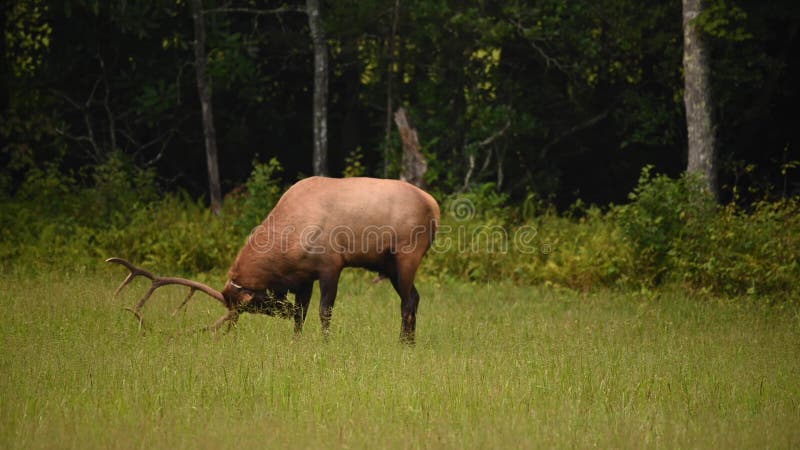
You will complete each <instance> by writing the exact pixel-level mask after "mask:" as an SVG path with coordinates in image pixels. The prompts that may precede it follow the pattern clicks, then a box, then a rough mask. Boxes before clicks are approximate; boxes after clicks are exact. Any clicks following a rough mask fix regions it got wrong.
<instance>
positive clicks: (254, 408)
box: [0, 268, 800, 449]
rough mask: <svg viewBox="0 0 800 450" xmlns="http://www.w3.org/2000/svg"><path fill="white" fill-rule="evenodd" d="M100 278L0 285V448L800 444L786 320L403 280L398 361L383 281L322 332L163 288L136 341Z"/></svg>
mask: <svg viewBox="0 0 800 450" xmlns="http://www.w3.org/2000/svg"><path fill="white" fill-rule="evenodd" d="M122 277H123V273H122V272H121V271H119V270H113V269H111V268H109V269H108V270H103V271H101V272H99V273H97V274H93V275H71V276H66V275H63V274H59V273H57V272H54V273H48V274H42V275H37V276H35V277H33V278H31V277H23V276H12V275H9V274H5V275H0V294H2V295H1V296H0V298H2V301H3V308H4V311H3V312H4V314H3V316H4V317H3V319H4V320H3V326H2V328H1V329H0V345H2V358H1V359H0V447H2V448H26V449H27V448H56V447H58V448H166V447H170V448H171V447H178V448H186V447H190V448H197V447H199V448H241V447H250V448H264V447H300V448H312V447H313V448H317V447H321V446H324V447H356V448H363V447H372V446H379V447H389V448H439V447H446V448H462V447H467V448H476V447H484V448H485V447H490V448H520V447H521V448H529V447H533V448H538V447H545V448H549V447H576V446H577V447H589V446H598V447H635V448H639V447H667V448H695V447H698V448H720V447H722V448H725V447H771V448H792V447H793V448H797V447H798V446H800V308H797V307H795V306H785V305H784V306H767V305H765V304H764V303H754V302H749V303H748V302H745V301H736V302H734V301H731V300H724V299H712V298H699V297H687V296H686V294H684V293H680V292H665V293H656V294H652V293H650V294H633V293H619V292H612V291H604V292H598V293H593V294H579V293H572V292H560V291H557V290H552V289H544V288H525V287H515V286H511V285H490V286H480V285H469V284H462V283H456V282H453V283H444V284H441V283H439V282H437V281H435V280H430V279H428V280H425V279H423V280H421V282H420V283H419V285H420V286H419V287H420V292H421V295H422V303H421V306H420V314H419V319H418V339H417V345H416V347H415V348H406V347H404V346H402V345H400V344H399V343H398V336H399V327H400V323H399V321H400V319H399V300H398V299H397V298H396V297H395V296H394V293H393V292H392V290H391V287H390V285H389V283H387V282H384V283H381V284H378V285H373V284H371V283H370V282H369V280H370V277H369V275H367V274H363V275H362V274H360V273H357V272H351V273H349V274H347V275H346V276H345V277H344V278H343V280H342V283H341V287H340V291H339V298H338V302H337V304H336V310H335V312H334V316H333V325H332V334H331V337H330V339H329V341H328V342H324V341H323V339H322V338H321V336H320V332H319V320H318V318H317V315H316V309H315V308H316V306H317V296H318V293H315V297H314V300H313V301H312V308H313V309H312V313H311V314H309V319H308V321H307V323H306V332H305V334H304V336H303V337H302V338H300V339H295V338H294V337H293V333H292V324H291V323H290V322H289V321H282V320H279V319H274V318H268V317H260V316H244V317H243V318H242V320H240V324H239V327H238V329H237V330H236V331H235V332H233V333H231V334H228V335H219V336H212V335H208V334H184V333H181V331H185V330H190V329H192V328H196V327H199V326H201V325H207V324H208V323H210V322H211V321H213V319H215V318H216V317H217V316H218V315H219V314H221V313H222V310H221V308H220V307H219V306H217V305H215V304H214V303H213V302H212V301H209V300H207V299H204V298H202V297H201V295H200V294H198V295H197V299H196V300H194V301H193V302H194V303H192V304H191V305H190V308H189V311H188V312H187V313H186V314H183V315H180V316H178V318H177V319H171V318H170V317H169V312H170V311H171V308H173V307H175V306H176V305H177V304H178V303H179V302H180V301H181V299H182V297H183V295H184V290H183V289H180V288H177V287H170V288H164V289H162V290H161V291H159V293H158V294H156V295H155V296H154V297H153V299H152V300H151V303H150V304H149V305H148V307H147V308H146V310H145V317H146V318H147V319H149V320H150V325H151V329H152V331H150V332H148V333H145V334H144V335H142V334H140V332H139V331H138V328H137V326H136V323H135V321H134V320H133V317H132V316H131V315H130V314H129V313H127V312H125V311H122V310H121V309H120V307H121V306H126V305H131V304H133V303H134V302H135V300H136V299H137V298H138V295H140V294H141V293H142V292H143V290H144V289H145V284H144V282H138V283H137V284H135V285H134V287H133V288H132V289H131V288H129V289H130V291H128V292H126V293H125V294H124V295H122V296H121V298H119V299H117V300H112V299H111V298H110V296H111V292H112V291H113V289H114V288H115V287H116V283H118V282H119V281H120V280H121V278H122Z"/></svg>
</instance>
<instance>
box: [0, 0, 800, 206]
mask: <svg viewBox="0 0 800 450" xmlns="http://www.w3.org/2000/svg"><path fill="white" fill-rule="evenodd" d="M189 3H190V2H186V1H182V0H145V1H136V2H130V1H124V0H109V1H102V2H101V1H98V0H67V1H59V2H52V1H45V0H14V1H11V2H5V3H4V6H2V7H0V12H1V13H2V18H1V19H2V22H3V24H4V25H5V30H6V32H5V33H3V42H2V52H3V55H4V56H3V57H4V64H2V65H0V71H2V72H1V73H0V78H1V79H2V81H0V83H2V84H1V85H0V108H1V109H2V113H1V114H2V116H1V117H0V137H1V138H2V153H1V154H0V159H1V161H0V162H2V165H3V167H4V169H3V172H2V177H1V178H0V182H1V183H0V187H1V188H2V189H3V191H4V192H6V193H8V194H15V193H16V192H17V191H18V190H19V189H20V188H21V186H22V185H23V183H24V180H25V179H26V178H27V177H28V172H29V171H31V170H39V171H43V170H44V171H46V170H49V169H47V167H49V166H54V167H56V168H57V170H59V171H61V172H62V173H69V172H70V171H72V172H73V173H74V174H76V175H75V176H78V177H80V176H84V175H85V176H88V177H92V176H94V175H91V174H90V172H92V171H93V170H94V169H93V167H96V166H98V165H100V166H102V165H103V164H107V163H108V162H109V161H110V160H112V159H113V158H116V157H117V156H116V155H117V154H118V153H121V154H123V155H124V157H125V158H126V159H127V160H129V161H132V162H133V164H134V165H135V166H137V167H140V168H152V169H154V172H153V173H154V174H155V176H156V177H157V178H158V179H159V183H160V184H161V185H162V186H164V188H165V189H166V190H168V191H175V190H178V189H184V190H186V191H187V192H189V193H190V195H191V196H192V197H193V198H198V197H200V196H201V195H205V193H206V192H207V171H206V162H205V157H204V151H203V147H204V137H203V129H202V125H201V123H202V121H201V112H200V100H199V98H198V89H197V79H196V77H195V66H196V64H197V61H196V55H195V52H194V46H193V43H194V41H195V36H196V30H195V28H194V26H193V19H192V7H191V6H193V5H195V4H196V3H197V2H195V3H192V5H190V4H189ZM315 3H316V2H315ZM197 4H199V5H200V7H201V9H202V17H203V23H204V24H205V57H206V67H207V70H206V72H207V76H208V82H209V86H210V88H211V92H212V95H211V103H212V105H213V108H214V121H215V125H216V139H217V142H218V148H219V166H220V171H221V179H222V187H223V189H222V190H223V192H231V191H235V190H236V189H238V188H239V187H240V186H241V185H242V184H243V183H244V181H245V180H246V179H247V177H248V176H249V174H250V172H251V171H252V168H253V167H252V165H251V163H252V161H253V160H254V158H257V159H258V160H259V161H262V162H266V161H268V160H269V159H270V158H272V157H276V158H277V159H278V160H280V161H281V163H282V164H283V165H284V167H285V171H284V178H283V180H284V181H285V182H288V181H290V180H292V179H296V178H297V176H298V175H303V174H305V175H309V174H311V173H312V147H313V143H312V120H311V117H312V111H311V109H312V95H313V85H314V83H313V80H314V57H313V55H314V52H313V50H312V39H311V33H310V30H309V20H308V17H307V15H306V11H305V6H306V5H305V2H302V1H299V0H298V1H292V2H283V3H282V2H254V1H249V0H234V1H225V2H223V1H215V0H206V1H203V2H200V3H197ZM705 5H706V8H705V10H704V12H703V13H702V14H701V15H700V17H698V18H697V20H696V24H697V26H698V27H700V28H701V29H702V33H703V37H704V39H706V40H707V41H708V43H709V47H710V58H709V61H710V64H711V72H710V73H711V87H712V94H713V95H712V97H711V98H712V99H713V101H714V111H715V113H714V114H715V119H716V120H715V122H716V124H717V125H716V134H717V138H718V139H717V143H718V144H717V146H718V152H719V171H720V187H721V190H722V200H723V201H729V200H732V199H734V198H738V199H743V200H745V203H746V202H747V201H752V200H756V199H760V198H763V197H764V196H765V195H766V196H769V197H770V198H778V197H785V196H788V195H790V194H791V193H793V192H796V191H797V189H798V184H797V183H798V171H797V159H798V158H797V156H796V155H797V148H796V146H797V142H798V139H797V138H798V132H799V131H798V127H797V126H796V124H797V123H798V114H797V108H796V104H797V103H798V98H797V96H798V90H797V89H796V80H797V79H800V71H799V70H798V60H797V58H794V57H792V56H791V55H793V54H797V53H798V29H799V28H800V26H799V24H800V3H798V2H796V1H794V0H776V1H770V2H763V1H756V0H737V1H734V2H731V1H727V0H709V1H707V2H705ZM195 6H196V5H195ZM320 14H321V18H322V30H323V31H324V35H325V40H324V42H323V43H325V44H327V46H326V48H327V55H328V57H329V66H328V70H327V74H328V80H329V96H328V101H327V114H326V115H327V120H328V127H327V130H328V153H329V155H328V166H329V167H328V170H329V173H331V174H332V175H340V174H342V173H343V172H344V171H345V169H347V168H348V167H352V166H353V165H352V164H350V163H349V162H352V161H357V162H358V163H359V164H360V167H361V169H360V170H361V173H364V174H367V175H373V176H390V177H394V176H397V174H398V170H399V164H400V142H399V138H398V136H397V132H396V131H395V130H394V127H393V124H392V120H391V114H392V112H393V110H395V109H396V108H397V107H398V106H401V105H402V106H404V107H405V108H406V109H407V110H408V111H409V115H410V117H411V118H412V120H413V122H414V126H415V127H416V128H417V130H418V132H419V136H420V139H421V143H422V145H423V153H424V154H425V156H426V157H427V159H428V167H429V170H428V173H427V175H426V176H427V181H428V184H429V185H430V186H432V187H433V188H435V189H439V190H441V191H442V192H455V191H470V190H471V189H474V188H476V187H479V186H481V185H483V184H484V183H493V185H494V188H495V189H496V190H497V191H498V192H500V193H503V194H506V195H509V196H511V198H512V199H513V200H514V201H516V202H520V201H522V200H523V199H525V198H526V197H527V196H528V195H529V194H535V195H537V196H539V197H541V198H545V199H548V200H550V201H552V202H554V203H555V204H556V205H557V206H558V207H559V208H560V209H564V208H567V207H568V206H569V205H571V204H573V203H574V202H575V200H576V199H582V200H583V201H586V202H588V203H593V204H600V205H606V204H608V203H609V202H616V203H621V202H624V201H626V197H625V196H626V195H627V193H628V192H630V191H631V190H632V189H633V187H634V186H635V184H636V179H637V177H638V175H639V172H640V170H641V168H642V167H643V166H644V165H646V164H652V165H654V166H655V167H656V168H657V169H658V170H659V171H660V172H664V173H668V174H670V175H672V176H676V175H678V174H679V173H681V172H682V171H683V170H684V169H685V167H686V151H685V148H686V123H685V118H684V106H683V81H682V62H681V58H682V36H683V34H682V31H681V17H682V15H681V2H679V1H677V0H671V1H667V2H663V1H661V2H640V1H629V0H596V1H567V0H537V1H530V2H520V1H488V2H487V1H481V2H472V3H469V4H462V3H458V2H449V1H429V0H425V1H420V0H367V1H362V0H359V1H325V2H321V5H320ZM319 43H320V41H319V40H318V44H319ZM82 172H83V173H84V175H80V174H81V173H82ZM751 190H753V191H754V192H755V193H752V194H751V193H750V191H751Z"/></svg>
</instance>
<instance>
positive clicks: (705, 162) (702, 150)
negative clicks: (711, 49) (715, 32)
mask: <svg viewBox="0 0 800 450" xmlns="http://www.w3.org/2000/svg"><path fill="white" fill-rule="evenodd" d="M703 3H704V2H703V0H683V72H684V92H683V101H684V104H685V106H686V128H687V132H688V138H689V139H688V156H689V164H688V166H687V168H686V171H687V172H690V173H691V172H695V173H698V174H700V176H701V177H702V178H703V180H704V183H705V187H706V189H708V191H709V192H711V193H712V194H713V195H714V196H716V195H717V167H716V148H715V147H716V142H715V141H716V137H715V135H714V125H713V121H712V99H711V87H710V83H709V66H708V50H707V48H706V43H705V41H704V40H703V36H702V35H701V31H700V30H699V29H698V27H697V26H696V24H695V23H694V20H695V19H696V18H697V16H698V15H699V14H700V12H701V11H702V9H703V6H704V5H703Z"/></svg>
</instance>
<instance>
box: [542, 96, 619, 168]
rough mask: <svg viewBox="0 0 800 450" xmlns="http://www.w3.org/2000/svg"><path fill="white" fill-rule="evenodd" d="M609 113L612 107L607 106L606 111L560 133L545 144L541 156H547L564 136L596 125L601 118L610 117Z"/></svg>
mask: <svg viewBox="0 0 800 450" xmlns="http://www.w3.org/2000/svg"><path fill="white" fill-rule="evenodd" d="M609 113H611V108H607V109H606V110H605V111H603V112H601V113H600V114H598V115H596V116H594V117H591V118H589V119H588V120H586V121H584V122H581V123H579V124H577V125H575V126H573V127H572V128H570V129H568V130H566V131H564V132H563V133H561V134H559V135H558V136H556V137H555V139H553V140H551V141H550V142H548V143H547V144H545V145H544V146H543V147H542V149H541V157H542V158H544V157H546V156H547V153H548V152H549V151H550V150H551V149H552V148H553V147H554V146H555V145H556V144H558V143H559V142H561V141H562V140H564V138H567V137H569V136H571V135H573V134H575V133H577V132H579V131H581V130H585V129H586V128H589V127H591V126H594V125H595V124H596V123H597V122H600V121H601V120H603V119H605V118H606V117H608V114H609Z"/></svg>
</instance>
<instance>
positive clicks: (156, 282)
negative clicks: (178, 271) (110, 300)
mask: <svg viewBox="0 0 800 450" xmlns="http://www.w3.org/2000/svg"><path fill="white" fill-rule="evenodd" d="M106 262H108V263H115V264H119V265H122V266H125V268H127V269H128V270H129V271H130V273H129V274H128V276H127V277H126V278H125V280H124V281H123V282H122V284H120V285H119V287H118V288H117V290H116V291H114V297H116V296H117V294H119V293H120V291H122V289H123V288H124V287H125V286H127V285H128V284H129V283H130V282H131V281H133V279H134V278H136V277H137V276H143V277H145V278H149V279H150V281H151V282H152V284H151V285H150V289H148V290H147V292H146V293H145V294H144V296H143V297H142V298H141V300H139V302H138V303H137V304H136V306H134V307H133V308H125V309H127V310H128V311H130V312H132V313H133V314H134V315H135V316H136V318H137V319H138V320H139V325H140V326H142V325H143V324H144V319H143V318H142V314H141V312H140V311H141V310H142V308H143V307H144V304H145V303H146V302H147V300H148V299H149V298H150V296H151V295H153V292H155V290H156V289H158V288H160V287H161V286H167V285H170V284H178V285H181V286H187V287H188V288H189V295H187V296H186V299H184V300H183V302H182V303H181V304H180V306H178V307H177V308H175V311H173V312H172V315H173V316H174V315H175V314H176V313H177V312H178V311H179V310H180V309H181V308H183V307H184V306H186V303H188V302H189V300H190V299H191V298H192V295H193V294H194V291H203V292H204V293H206V294H208V295H209V296H210V297H212V298H214V299H216V300H217V301H219V302H220V303H222V304H223V305H225V298H224V297H223V296H222V293H221V292H219V291H218V290H216V289H214V288H212V287H210V286H208V285H205V284H203V283H200V282H198V281H192V280H187V279H185V278H178V277H158V276H155V275H153V274H152V273H151V272H149V271H147V270H145V269H142V268H140V267H136V266H134V265H133V264H131V263H130V262H128V261H126V260H124V259H122V258H108V259H107V260H106ZM225 306H226V307H227V305H225ZM236 319H238V314H237V313H236V311H234V310H229V311H228V312H227V313H225V314H224V315H223V316H222V317H220V318H219V319H217V320H216V322H214V323H213V324H212V325H211V326H209V327H208V328H207V329H208V330H211V331H214V330H216V329H218V328H219V327H220V326H222V325H223V324H224V323H225V322H228V321H231V322H232V323H235V322H236Z"/></svg>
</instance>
